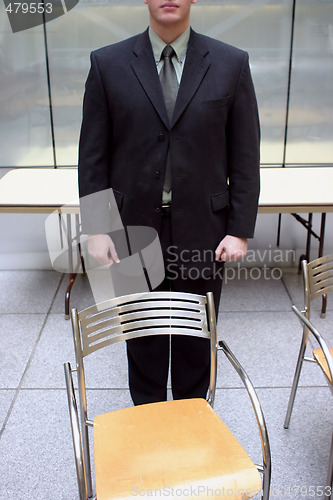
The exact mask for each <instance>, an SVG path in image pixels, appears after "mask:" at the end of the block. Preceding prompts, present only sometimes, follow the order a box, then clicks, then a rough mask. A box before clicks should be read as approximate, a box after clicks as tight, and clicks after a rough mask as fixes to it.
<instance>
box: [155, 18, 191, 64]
mask: <svg viewBox="0 0 333 500" xmlns="http://www.w3.org/2000/svg"><path fill="white" fill-rule="evenodd" d="M148 32H149V39H150V43H151V45H152V48H153V53H154V58H155V62H156V64H158V63H159V62H160V60H161V55H162V52H163V49H164V47H165V46H166V45H167V44H166V43H165V42H164V41H163V40H162V38H160V37H159V36H158V35H157V33H155V31H154V30H152V29H151V27H149V31H148ZM189 38H190V27H188V28H187V29H186V30H185V31H184V33H182V34H181V35H180V36H179V37H178V38H176V40H174V41H173V42H172V43H171V44H170V45H171V47H172V48H173V50H174V51H175V53H176V57H177V59H178V62H179V63H180V64H182V63H183V61H184V59H185V55H186V50H187V44H188V41H189Z"/></svg>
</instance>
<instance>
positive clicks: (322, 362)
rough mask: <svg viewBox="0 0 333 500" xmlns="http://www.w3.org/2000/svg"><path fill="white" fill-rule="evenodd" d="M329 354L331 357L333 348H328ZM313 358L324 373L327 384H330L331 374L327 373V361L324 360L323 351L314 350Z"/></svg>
mask: <svg viewBox="0 0 333 500" xmlns="http://www.w3.org/2000/svg"><path fill="white" fill-rule="evenodd" d="M330 353H331V355H332V357H333V348H330ZM313 356H314V358H315V360H316V361H317V363H318V365H319V366H320V368H321V369H322V370H323V372H324V373H325V375H326V377H327V378H328V380H329V382H330V383H331V384H332V379H331V374H330V372H329V369H328V364H327V361H326V358H325V355H324V353H323V351H322V350H321V349H314V350H313Z"/></svg>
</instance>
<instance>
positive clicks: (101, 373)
mask: <svg viewBox="0 0 333 500" xmlns="http://www.w3.org/2000/svg"><path fill="white" fill-rule="evenodd" d="M65 362H69V363H71V365H72V368H75V356H74V343H73V334H72V326H71V322H70V321H67V320H65V319H64V316H63V315H62V314H50V315H49V317H48V319H47V322H46V324H45V328H44V330H43V334H42V336H41V339H40V342H39V343H38V346H37V348H36V351H35V353H34V356H33V359H32V361H31V365H30V367H29V370H28V371H27V373H26V376H25V378H24V381H23V387H36V388H43V387H45V388H64V387H65V379H64V368H63V364H64V363H65ZM96 367H98V369H96ZM85 374H86V383H87V387H107V388H109V387H116V388H119V387H120V388H126V387H128V381H127V357H126V347H125V344H124V343H118V344H115V345H114V346H110V347H109V348H106V349H104V350H102V351H99V352H96V353H92V354H91V355H89V356H88V357H87V358H86V359H85Z"/></svg>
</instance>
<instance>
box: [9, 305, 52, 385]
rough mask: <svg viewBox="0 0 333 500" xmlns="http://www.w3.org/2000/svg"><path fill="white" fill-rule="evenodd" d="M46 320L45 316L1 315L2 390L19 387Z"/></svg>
mask: <svg viewBox="0 0 333 500" xmlns="http://www.w3.org/2000/svg"><path fill="white" fill-rule="evenodd" d="M44 319H45V315H44V314H0V339H1V342H0V360H1V362H0V388H16V387H17V386H18V384H19V382H20V380H21V377H22V375H23V373H24V370H25V368H26V366H27V363H28V360H29V358H30V355H31V353H32V350H33V348H34V346H35V343H36V341H37V339H38V336H39V334H40V331H41V328H42V326H43V322H44Z"/></svg>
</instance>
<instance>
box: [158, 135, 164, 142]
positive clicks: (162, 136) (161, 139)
mask: <svg viewBox="0 0 333 500" xmlns="http://www.w3.org/2000/svg"><path fill="white" fill-rule="evenodd" d="M158 141H159V142H162V141H164V134H162V133H160V134H158Z"/></svg>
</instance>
